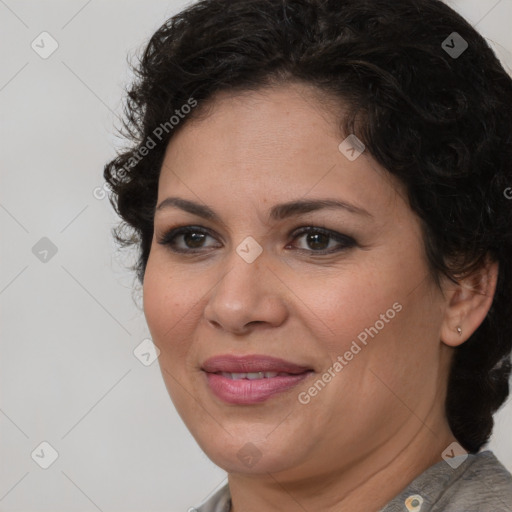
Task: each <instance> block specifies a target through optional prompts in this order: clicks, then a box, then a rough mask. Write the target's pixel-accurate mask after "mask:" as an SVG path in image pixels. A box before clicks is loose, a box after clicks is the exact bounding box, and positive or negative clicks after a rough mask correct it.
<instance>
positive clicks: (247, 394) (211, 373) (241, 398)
mask: <svg viewBox="0 0 512 512" xmlns="http://www.w3.org/2000/svg"><path fill="white" fill-rule="evenodd" d="M201 369H202V370H203V372H205V376H206V381H207V384H208V386H209V388H210V390H211V391H212V392H213V394H214V395H215V396H217V397H218V398H220V399H221V400H223V401H224V402H227V403H230V404H238V405H250V404H257V403H261V402H264V401H266V400H268V399H269V398H271V397H272V396H274V395H276V394H278V393H282V392H284V391H287V390H289V389H291V388H293V387H295V386H297V385H298V384H299V383H300V382H302V381H303V380H304V379H306V378H307V377H309V376H310V375H311V373H313V369H312V368H309V367H307V366H302V365H298V364H295V363H292V362H290V361H285V360H284V359H278V358H275V357H270V356H264V355H249V356H233V355H231V354H227V355H220V356H215V357H212V358H210V359H207V360H206V361H205V362H204V363H203V366H202V368H201ZM220 372H225V373H256V372H277V373H289V374H290V375H278V376H275V377H270V378H261V379H253V380H249V379H238V380H234V379H231V378H229V377H226V376H223V375H221V374H220Z"/></svg>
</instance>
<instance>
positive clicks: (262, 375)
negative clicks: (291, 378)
mask: <svg viewBox="0 0 512 512" xmlns="http://www.w3.org/2000/svg"><path fill="white" fill-rule="evenodd" d="M220 374H221V375H222V376H223V377H227V378H228V379H233V380H240V379H249V380H256V379H272V378H273V377H277V376H281V375H288V373H278V372H250V373H229V372H220Z"/></svg>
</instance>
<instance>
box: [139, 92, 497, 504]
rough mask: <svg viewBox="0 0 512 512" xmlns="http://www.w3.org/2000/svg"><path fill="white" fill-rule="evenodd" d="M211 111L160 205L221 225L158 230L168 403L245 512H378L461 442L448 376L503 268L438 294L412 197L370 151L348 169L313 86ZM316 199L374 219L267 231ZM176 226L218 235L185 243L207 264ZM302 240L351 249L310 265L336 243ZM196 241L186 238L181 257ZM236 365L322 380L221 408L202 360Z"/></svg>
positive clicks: (242, 98)
mask: <svg viewBox="0 0 512 512" xmlns="http://www.w3.org/2000/svg"><path fill="white" fill-rule="evenodd" d="M212 107H213V108H212V110H211V112H210V115H209V116H207V117H206V118H204V119H200V120H197V121H193V122H187V124H186V125H185V126H183V129H182V130H180V131H179V132H177V134H176V135H175V137H174V138H173V139H172V140H171V142H170V143H169V146H168V148H167V152H166V155H165V159H164V163H163V166H162V170H161V176H160V182H159V190H158V201H157V204H160V203H161V201H163V200H164V199H165V198H167V197H169V196H173V197H180V198H184V199H188V200H191V201H195V202H198V203H201V204H207V205H208V206H209V207H210V208H211V209H213V210H214V211H215V212H216V213H217V214H218V215H219V216H220V218H221V219H222V222H216V221H212V220H207V219H203V218H201V217H198V216H196V215H193V214H190V213H187V212H184V211H183V210H181V209H178V208H174V207H169V208H163V209H161V210H157V212H156V214H155V237H154V239H153V245H152V247H151V252H150V256H149V260H148V265H147V268H146V275H145V280H144V311H145V315H146V319H147V322H148V326H149V329H150V332H151V335H152V337H153V341H154V343H155V344H156V345H157V346H158V347H159V349H160V351H161V354H160V357H159V363H160V366H161V370H162V375H163V378H164V381H165V384H166V387H167V389H168V392H169V394H170V396H171V398H172V401H173V403H174V404H175V406H176V408H177V410H178V412H179V414H180V416H181V417H182V418H183V421H184V422H185V424H186V426H187V427H188V429H189V430H190V432H191V433H192V435H193V436H194V438H195V439H196V440H197V442H198V444H199V445H200V446H201V448H202V449H203V450H204V451H205V453H206V454H207V455H208V457H209V458H210V459H211V460H212V461H213V462H214V463H216V464H217V465H219V466H220V467H222V468H223V469H225V470H226V471H227V472H228V474H229V485H230V489H231V494H232V499H233V510H234V511H236V512H242V511H243V512H251V511H254V512H256V511H260V510H266V511H278V510H280V511H282V510H302V508H301V507H303V509H304V510H322V511H327V512H329V511H334V510H336V512H341V511H349V510H368V511H371V510H375V511H377V510H379V509H380V508H381V507H383V506H384V505H385V504H386V503H387V502H388V501H389V500H391V499H392V498H393V497H394V496H395V495H396V494H398V493H399V492H400V491H401V490H402V489H403V488H404V487H405V486H406V485H407V484H408V483H409V482H410V481H412V480H413V479H414V478H415V477H416V476H417V475H419V474H420V473H421V472H423V471H424V470H425V469H426V468H428V467H429V466H431V465H432V464H434V463H436V462H438V461H440V460H442V457H441V453H442V452H443V450H444V449H445V448H446V447H447V446H448V445H449V444H450V443H451V442H454V441H456V439H455V438H454V436H453V434H452V432H451V430H450V428H449V426H448V424H447V421H446V418H445V416H444V412H443V408H444V400H445V396H446V381H447V376H448V369H449V363H450V360H451V356H452V355H453V351H454V349H455V347H456V346H457V345H459V344H460V343H463V342H464V341H465V340H467V339H468V338H469V336H470V335H471V333H472V332H473V331H474V330H475V329H476V328H477V327H478V326H479V325H480V323H481V322H482V321H483V319H484V318H485V315H486V314H487V311H488V309H489V307H490V305H491V302H492V296H493V294H494V289H495V285H496V275H497V268H496V267H495V266H493V265H488V267H486V269H484V270H483V271H482V273H481V274H480V275H479V276H477V277H475V278H472V279H471V280H468V281H465V282H464V286H456V285H454V284H453V283H448V282H447V281H445V280H443V286H444V293H443V292H441V290H440V289H439V288H437V287H436V286H435V284H434V282H433V280H432V278H431V277H430V275H429V272H428V267H427V262H426V259H425V256H424V253H425V251H424V247H423V241H422V236H421V231H420V222H419V219H418V218H417V217H416V216H415V215H414V213H413V212H412V210H411V209H410V207H409V206H408V204H407V201H406V200H404V198H405V197H406V196H405V192H404V190H403V189H402V188H401V186H400V185H399V184H398V182H396V181H395V179H394V178H393V177H392V176H391V175H390V174H389V173H388V172H387V171H385V170H384V169H382V168H381V167H380V166H379V165H378V164H377V163H376V162H375V161H374V160H373V159H372V158H371V156H370V155H369V154H368V152H364V153H363V154H362V155H361V156H360V157H359V158H357V159H356V160H354V161H349V159H347V158H346V157H345V155H344V154H342V153H341V152H340V151H339V150H338V145H339V144H340V142H341V141H342V140H343V139H344V137H341V136H340V134H339V131H338V128H337V125H336V120H335V118H334V117H331V114H329V112H328V109H326V108H324V107H325V104H324V106H322V104H321V103H320V102H318V101H317V97H316V95H315V90H314V89H312V88H310V87H309V86H305V85H300V84H287V85H281V86H279V87H274V88H267V89H265V90H260V91H257V92H248V93H243V94H238V95H236V96H235V95H230V94H227V93H221V94H218V95H217V96H216V97H215V98H214V101H213V102H212ZM318 198H334V199H338V200H342V201H346V202H349V203H351V204H353V205H356V206H358V207H360V208H364V209H365V210H366V211H367V212H368V213H369V214H370V215H357V214H353V213H350V212H348V211H345V210H341V209H340V210H333V209H330V210H329V209H323V210H318V211H314V212H310V213H308V214H303V215H302V216H300V217H290V218H286V219H283V220H279V221H270V220H268V219H267V215H268V210H269V209H270V208H271V207H272V206H273V205H275V204H277V203H283V202H286V201H291V200H296V199H318ZM178 225H179V226H186V225H193V226H200V227H202V228H204V229H206V230H210V235H209V236H207V237H206V238H205V239H204V241H203V242H202V246H201V243H199V245H193V243H191V242H190V239H189V241H188V242H189V246H188V248H189V249H190V250H194V247H196V248H199V251H202V252H200V253H199V254H191V255H190V254H189V255H187V254H180V253H173V252H172V251H171V248H170V247H169V246H165V245H162V244H159V243H158V240H159V239H160V238H161V237H162V236H163V235H164V234H165V233H166V232H167V231H168V230H169V229H171V228H173V227H176V226H178ZM303 226H314V227H323V228H326V229H329V230H332V231H335V232H338V233H342V234H344V235H347V236H350V237H353V238H354V239H355V240H356V245H355V246H353V247H348V248H346V249H344V250H342V251H340V252H337V253H332V254H330V255H323V256H319V255H317V254H314V251H315V250H316V251H317V252H318V251H319V250H320V251H321V250H322V249H326V248H327V249H331V248H335V247H339V244H338V243H337V242H336V240H334V239H332V238H331V239H330V238H326V237H320V238H319V239H318V244H319V245H315V239H309V243H308V236H307V235H300V236H299V237H297V238H295V239H294V237H293V236H292V233H293V232H294V231H295V230H296V229H297V228H299V227H303ZM248 236H251V237H253V238H254V239H255V240H256V241H257V242H258V243H259V245H260V246H261V248H262V249H263V252H262V253H261V255H260V256H259V257H258V258H257V259H256V260H255V261H254V262H252V263H247V262H246V261H245V260H244V259H242V258H241V257H240V256H239V255H238V254H237V252H236V248H237V246H238V245H239V244H240V243H241V242H242V241H243V240H244V239H245V238H246V237H248ZM186 238H187V237H186V236H185V237H184V236H178V237H177V239H176V240H175V242H176V244H177V245H178V247H179V248H182V249H186V248H187V245H186ZM301 250H302V252H301ZM394 303H399V304H400V305H401V306H402V309H401V311H400V312H397V313H396V315H395V317H394V318H393V319H391V320H389V321H388V322H384V327H383V328H382V329H380V330H379V332H378V334H377V335H375V336H374V337H373V338H372V337H368V342H367V345H366V346H364V345H362V344H361V343H359V345H361V346H362V349H361V351H360V352H358V353H357V354H356V355H354V357H353V359H352V360H351V361H347V364H346V365H345V366H344V367H343V369H342V370H341V371H339V372H337V373H336V372H334V373H335V374H336V376H335V377H333V378H332V380H331V381H330V382H329V383H328V384H327V385H326V386H325V387H324V388H323V389H322V390H321V391H320V392H318V394H316V396H314V397H312V398H311V400H310V402H309V403H307V404H301V403H300V402H299V401H298V394H299V393H300V392H301V391H307V390H308V389H309V388H310V387H311V385H312V384H313V383H314V382H316V381H317V380H318V379H319V378H320V377H321V376H322V374H323V373H324V372H326V371H327V369H328V368H329V367H332V366H333V363H334V362H335V361H336V360H337V358H338V356H340V355H341V356H343V354H345V352H347V351H348V350H349V349H350V346H351V343H352V341H353V340H356V339H357V336H358V334H360V333H361V332H362V331H364V330H365V328H369V327H370V326H374V325H375V324H376V321H377V320H379V319H381V318H382V317H381V315H382V314H385V313H386V311H387V310H389V309H390V308H392V306H393V304H394ZM457 326H461V328H462V331H463V334H462V336H459V335H458V333H457V331H456V328H457ZM227 353H229V354H237V355H247V354H266V355H271V356H274V357H280V358H283V359H286V360H289V361H292V362H294V363H297V364H302V365H305V366H309V367H311V368H313V369H314V370H315V372H314V374H312V375H310V376H309V377H308V380H307V381H305V382H304V383H302V384H300V385H299V386H297V387H296V388H293V389H291V390H288V391H286V392H283V393H280V394H277V395H274V396H273V397H272V398H270V399H269V400H267V401H265V402H263V403H260V404H256V405H233V404H227V403H224V402H223V401H221V400H220V399H218V398H217V397H216V396H215V395H213V394H212V392H211V391H210V389H209V387H208V386H207V384H206V379H205V374H204V372H202V371H201V364H202V363H203V362H204V361H205V360H206V359H207V358H209V357H212V356H214V355H219V354H227ZM246 443H252V444H253V445H255V446H256V447H257V450H258V453H259V459H258V460H257V462H256V463H255V464H254V465H252V466H251V467H248V466H247V465H246V464H245V463H244V462H243V460H241V459H240V458H239V457H238V454H239V452H240V450H241V449H243V447H244V446H245V445H246ZM245 449H247V448H245ZM242 453H243V451H242Z"/></svg>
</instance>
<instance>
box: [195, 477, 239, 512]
mask: <svg viewBox="0 0 512 512" xmlns="http://www.w3.org/2000/svg"><path fill="white" fill-rule="evenodd" d="M230 508H231V494H230V492H229V487H228V484H227V483H225V484H223V485H221V486H220V487H218V488H217V489H216V490H215V491H214V492H213V493H212V494H211V495H210V496H208V498H206V499H205V500H204V501H202V502H201V503H200V504H199V505H196V506H195V507H191V508H189V509H188V511H187V512H229V510H230Z"/></svg>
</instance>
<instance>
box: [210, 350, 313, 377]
mask: <svg viewBox="0 0 512 512" xmlns="http://www.w3.org/2000/svg"><path fill="white" fill-rule="evenodd" d="M201 369H202V370H204V371H205V372H208V373H218V372H228V373H250V372H278V373H279V372H283V373H292V374H299V373H304V372H306V371H308V370H312V368H311V367H308V366H302V365H298V364H295V363H292V362H290V361H285V360H284V359H279V358H277V357H270V356H265V355H259V354H253V355H246V356H234V355H232V354H224V355H219V356H215V357H210V358H209V359H207V360H206V361H205V362H204V363H203V366H202V368H201Z"/></svg>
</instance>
